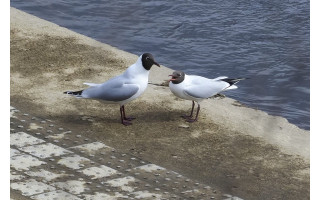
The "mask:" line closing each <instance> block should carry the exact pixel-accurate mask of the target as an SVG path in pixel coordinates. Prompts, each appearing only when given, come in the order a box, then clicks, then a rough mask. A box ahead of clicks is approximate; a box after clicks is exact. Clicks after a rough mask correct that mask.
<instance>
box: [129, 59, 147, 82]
mask: <svg viewBox="0 0 320 200" xmlns="http://www.w3.org/2000/svg"><path fill="white" fill-rule="evenodd" d="M125 74H126V76H128V77H131V78H135V77H138V76H148V75H149V70H146V69H145V68H144V67H143V66H142V62H141V59H138V60H137V62H136V63H135V64H133V65H131V66H130V67H129V68H128V69H127V70H126V72H125Z"/></svg>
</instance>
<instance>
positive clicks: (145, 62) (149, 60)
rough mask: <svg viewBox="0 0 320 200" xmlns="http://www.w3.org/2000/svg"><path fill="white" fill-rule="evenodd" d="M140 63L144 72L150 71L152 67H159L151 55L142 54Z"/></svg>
mask: <svg viewBox="0 0 320 200" xmlns="http://www.w3.org/2000/svg"><path fill="white" fill-rule="evenodd" d="M141 62H142V66H143V67H144V68H145V69H146V70H150V69H151V67H152V65H157V66H158V67H160V65H159V64H158V63H157V62H156V61H155V60H154V58H153V56H152V54H151V53H144V54H142V56H141Z"/></svg>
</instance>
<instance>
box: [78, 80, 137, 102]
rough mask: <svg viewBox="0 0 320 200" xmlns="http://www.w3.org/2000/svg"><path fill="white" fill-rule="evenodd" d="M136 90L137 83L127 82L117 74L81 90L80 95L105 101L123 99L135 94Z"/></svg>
mask: <svg viewBox="0 0 320 200" xmlns="http://www.w3.org/2000/svg"><path fill="white" fill-rule="evenodd" d="M138 90H139V85H137V84H128V83H126V79H124V78H123V77H120V76H117V77H114V78H112V79H110V80H108V81H107V82H105V83H103V84H100V85H97V86H93V87H90V88H88V89H85V90H84V91H83V92H82V97H84V98H93V99H101V100H105V101H123V100H126V99H129V98H130V97H132V96H133V95H135V94H136V93H137V92H138Z"/></svg>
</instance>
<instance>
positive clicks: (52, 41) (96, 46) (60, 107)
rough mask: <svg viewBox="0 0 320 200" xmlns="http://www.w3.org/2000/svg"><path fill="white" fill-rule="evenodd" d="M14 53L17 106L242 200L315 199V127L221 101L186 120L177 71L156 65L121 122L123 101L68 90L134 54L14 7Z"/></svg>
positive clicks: (103, 76) (120, 66) (116, 69)
mask: <svg viewBox="0 0 320 200" xmlns="http://www.w3.org/2000/svg"><path fill="white" fill-rule="evenodd" d="M10 53H11V58H10V59H11V104H12V105H13V106H14V107H16V108H18V109H19V110H23V112H26V113H30V114H31V115H34V116H37V117H39V118H42V119H50V120H52V121H54V122H55V123H56V124H59V126H61V127H69V128H70V129H72V130H73V132H79V133H80V132H81V133H82V134H85V135H86V137H88V138H90V139H94V140H97V141H100V142H101V143H103V144H105V145H107V146H112V147H113V148H116V149H118V150H119V151H122V152H127V153H130V154H131V155H134V156H136V157H137V158H139V159H142V160H147V161H149V162H152V163H154V164H156V165H160V166H162V167H164V168H166V169H170V170H173V171H176V172H178V173H180V174H182V175H184V176H186V177H188V178H190V179H191V180H197V181H199V182H200V183H203V184H206V185H210V186H211V187H213V188H216V190H217V191H222V193H228V194H232V195H235V196H239V197H241V198H244V199H308V198H309V131H305V130H301V129H299V128H298V127H296V126H295V125H293V124H290V123H288V121H287V120H286V119H284V118H281V117H276V116H270V115H268V114H267V113H265V112H262V111H259V110H255V109H252V108H247V107H245V106H243V105H241V104H240V103H238V102H236V101H235V100H233V99H230V98H216V99H209V100H207V101H205V102H204V103H203V104H202V110H201V113H200V121H199V122H197V123H193V124H187V123H185V122H184V121H183V120H182V119H181V118H180V117H179V116H180V115H181V114H184V113H187V112H189V110H188V109H189V108H190V106H191V102H188V101H183V100H180V99H177V98H175V96H174V95H172V94H171V93H170V91H169V89H168V88H167V87H166V86H161V85H165V84H164V82H165V80H167V79H168V75H169V74H171V72H172V70H171V69H169V68H166V67H163V66H162V67H161V68H155V67H154V68H152V69H151V73H150V81H151V82H152V83H154V84H156V85H153V84H150V85H149V87H148V89H147V91H146V92H145V93H144V94H143V95H142V96H141V97H140V98H139V99H137V100H135V101H134V102H131V103H130V104H128V106H127V113H129V114H130V115H134V116H135V117H137V119H136V120H135V121H134V124H133V126H129V127H124V126H122V125H121V124H120V123H119V107H118V106H117V105H106V104H103V103H101V102H97V101H92V100H79V99H74V98H69V97H67V96H65V95H63V94H62V92H63V91H66V90H69V89H82V88H85V86H83V85H82V83H83V82H97V83H99V82H103V81H105V80H107V79H109V78H111V77H112V76H115V75H118V74H120V73H121V72H123V71H124V70H125V69H126V67H127V66H129V65H130V64H132V63H134V62H135V60H136V59H137V56H136V55H132V54H130V53H127V52H124V51H121V50H118V49H116V48H113V47H111V46H109V45H106V44H102V43H100V42H97V41H95V40H93V39H91V38H88V37H85V36H83V35H80V34H77V33H74V32H72V31H70V30H67V29H65V28H62V27H59V26H57V25H55V24H52V23H50V22H47V21H44V20H41V19H39V18H37V17H34V16H32V15H29V14H26V13H24V12H21V11H19V10H16V9H13V8H12V9H11V52H10ZM151 53H152V52H151ZM154 56H155V58H156V59H157V57H159V56H161V55H154ZM160 64H161V63H160ZM239 89H241V84H240V85H239ZM37 126H39V124H34V125H31V128H36V127H37ZM31 128H30V129H31ZM65 134H67V133H63V132H59V133H57V132H54V134H50V138H51V139H53V138H55V139H56V140H59V138H63V137H65ZM48 137H49V136H48ZM40 139H42V138H40ZM48 139H49V138H48ZM26 142H31V143H32V142H37V140H32V139H30V140H28V141H26ZM53 144H54V143H53ZM31 145H35V144H31ZM30 153H31V151H30ZM31 156H32V154H31ZM43 156H45V154H44V155H43ZM97 167H98V166H97ZM94 170H98V169H97V168H94ZM90 173H91V172H90ZM92 173H93V172H92Z"/></svg>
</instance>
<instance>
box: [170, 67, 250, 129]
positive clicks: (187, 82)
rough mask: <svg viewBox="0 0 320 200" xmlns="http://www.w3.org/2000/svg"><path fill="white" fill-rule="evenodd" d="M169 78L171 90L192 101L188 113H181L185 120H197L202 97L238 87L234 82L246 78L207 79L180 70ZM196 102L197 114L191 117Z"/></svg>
mask: <svg viewBox="0 0 320 200" xmlns="http://www.w3.org/2000/svg"><path fill="white" fill-rule="evenodd" d="M169 76H171V77H172V78H171V79H170V80H169V81H170V83H169V87H170V90H171V92H172V93H173V94H174V95H176V96H177V97H180V98H182V99H187V100H191V101H192V109H191V113H190V115H183V116H181V117H183V118H184V119H186V121H187V122H190V123H192V122H195V121H197V120H198V115H199V111H200V102H201V101H202V100H203V99H207V98H209V97H212V96H213V95H216V94H218V93H219V92H222V91H225V90H231V89H236V88H238V87H237V86H236V85H235V84H236V83H238V82H239V81H240V80H243V79H246V78H236V79H230V78H228V77H226V76H220V77H217V78H215V79H208V78H205V77H202V76H195V75H187V74H185V73H184V72H182V71H174V72H173V73H172V74H171V75H169ZM195 101H196V102H197V104H198V108H197V114H196V117H195V118H194V119H193V109H194V105H195V103H194V102H195Z"/></svg>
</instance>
